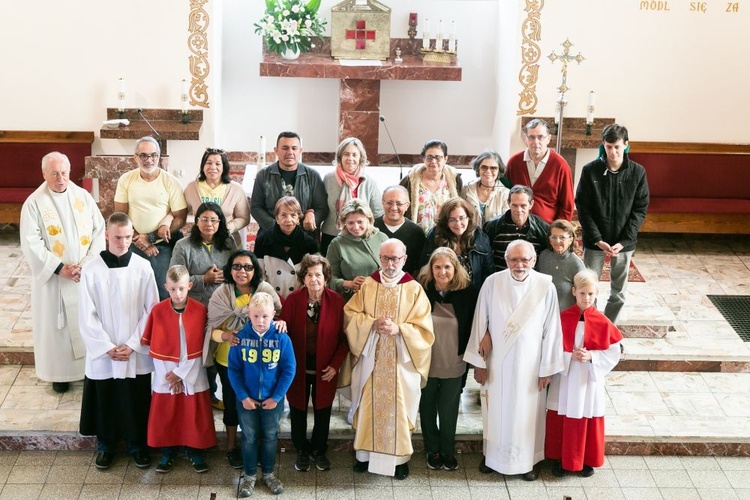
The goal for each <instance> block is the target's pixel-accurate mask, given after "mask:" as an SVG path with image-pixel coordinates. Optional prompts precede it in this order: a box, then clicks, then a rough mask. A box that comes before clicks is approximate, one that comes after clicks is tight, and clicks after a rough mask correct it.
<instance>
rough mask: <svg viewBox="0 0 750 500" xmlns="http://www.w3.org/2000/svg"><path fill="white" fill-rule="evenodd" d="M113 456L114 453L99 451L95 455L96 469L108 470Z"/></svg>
mask: <svg viewBox="0 0 750 500" xmlns="http://www.w3.org/2000/svg"><path fill="white" fill-rule="evenodd" d="M114 459H115V455H114V453H110V452H109V451H100V452H99V453H97V454H96V462H94V463H95V465H96V468H97V469H100V470H104V469H109V468H110V467H111V466H112V461H114Z"/></svg>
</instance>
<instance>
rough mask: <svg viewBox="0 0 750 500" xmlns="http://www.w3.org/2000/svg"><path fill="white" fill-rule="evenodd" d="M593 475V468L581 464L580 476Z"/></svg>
mask: <svg viewBox="0 0 750 500" xmlns="http://www.w3.org/2000/svg"><path fill="white" fill-rule="evenodd" d="M593 475H594V468H593V467H589V466H588V465H584V466H583V470H581V477H591V476H593Z"/></svg>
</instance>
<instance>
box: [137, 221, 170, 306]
mask: <svg viewBox="0 0 750 500" xmlns="http://www.w3.org/2000/svg"><path fill="white" fill-rule="evenodd" d="M172 237H173V238H174V237H175V233H172ZM172 246H173V245H171V244H169V243H157V244H156V248H158V249H159V254H158V255H156V256H155V257H148V256H147V255H146V254H145V253H143V252H142V251H141V250H140V249H139V248H138V247H136V246H135V245H130V249H131V250H132V251H133V253H134V254H136V255H139V256H141V257H143V258H144V259H146V260H147V261H148V262H149V264H151V269H153V270H154V278H155V279H156V287H157V288H158V289H159V300H164V299H167V298H169V293H167V289H166V288H164V283H166V282H167V270H168V269H169V261H170V260H171V259H172Z"/></svg>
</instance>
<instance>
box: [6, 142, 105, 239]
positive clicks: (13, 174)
mask: <svg viewBox="0 0 750 500" xmlns="http://www.w3.org/2000/svg"><path fill="white" fill-rule="evenodd" d="M93 142H94V133H93V132H65V131H22V130H0V224H18V223H19V221H20V220H21V206H22V205H23V202H24V201H25V200H26V198H28V197H29V195H30V194H31V193H33V192H34V190H35V189H36V188H37V187H39V185H40V184H41V183H42V182H43V181H44V179H43V178H42V170H41V167H42V158H43V157H44V155H46V154H47V153H49V152H52V151H59V152H61V153H63V154H65V155H67V156H68V158H69V159H70V180H71V181H73V182H75V183H76V184H78V185H80V184H81V179H82V178H83V173H84V160H85V158H86V157H87V156H91V144H92V143H93Z"/></svg>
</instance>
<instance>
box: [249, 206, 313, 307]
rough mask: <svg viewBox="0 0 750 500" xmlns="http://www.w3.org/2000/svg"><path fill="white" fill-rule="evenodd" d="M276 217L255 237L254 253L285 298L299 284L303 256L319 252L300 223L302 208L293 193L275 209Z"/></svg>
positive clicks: (272, 284) (277, 290) (263, 270)
mask: <svg viewBox="0 0 750 500" xmlns="http://www.w3.org/2000/svg"><path fill="white" fill-rule="evenodd" d="M273 217H274V219H275V220H276V222H275V223H274V225H273V227H272V228H271V229H264V230H262V231H261V232H260V234H259V235H258V238H257V239H256V240H255V256H256V257H258V259H259V260H260V265H261V268H262V276H263V277H264V278H265V280H266V281H268V283H269V284H270V285H271V286H272V287H273V288H274V290H276V293H277V294H279V296H280V297H281V298H282V299H285V298H286V297H287V295H289V294H290V293H292V292H293V291H295V290H296V289H297V288H298V287H299V282H298V280H297V277H298V276H297V272H298V271H299V263H300V262H301V261H302V258H303V257H304V256H305V255H307V254H310V253H316V252H317V251H318V245H317V244H316V243H315V240H314V239H313V237H312V236H311V235H310V233H308V232H306V231H303V230H302V226H301V225H300V220H301V219H302V207H301V206H300V204H299V202H298V201H297V198H295V197H294V196H284V197H283V198H281V199H279V201H277V202H276V206H275V207H274V209H273Z"/></svg>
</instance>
